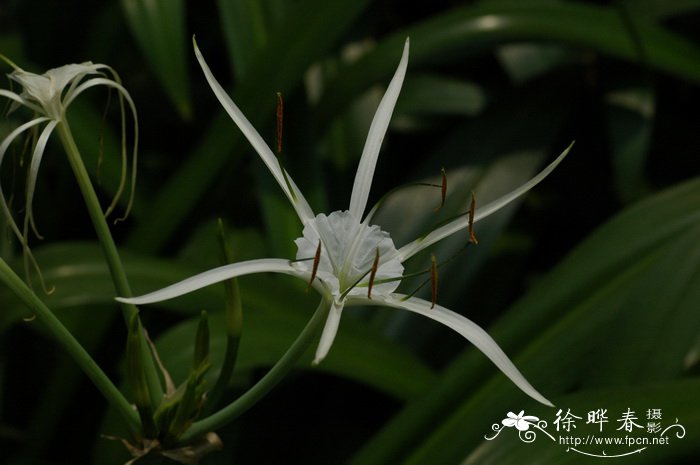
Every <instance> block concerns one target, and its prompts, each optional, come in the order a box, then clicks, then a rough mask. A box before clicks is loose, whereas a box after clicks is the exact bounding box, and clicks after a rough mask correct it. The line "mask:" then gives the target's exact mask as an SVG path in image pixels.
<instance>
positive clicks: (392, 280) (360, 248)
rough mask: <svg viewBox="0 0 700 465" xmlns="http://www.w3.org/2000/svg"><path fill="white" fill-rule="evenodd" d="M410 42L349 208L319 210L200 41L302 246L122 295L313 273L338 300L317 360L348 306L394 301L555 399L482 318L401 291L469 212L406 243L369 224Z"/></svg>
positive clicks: (168, 293)
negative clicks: (406, 274) (410, 264)
mask: <svg viewBox="0 0 700 465" xmlns="http://www.w3.org/2000/svg"><path fill="white" fill-rule="evenodd" d="M408 49H409V41H408V39H407V40H406V45H405V47H404V51H403V56H402V58H401V62H400V63H399V66H398V69H397V70H396V73H395V74H394V77H393V79H392V80H391V83H390V84H389V87H388V89H387V91H386V94H385V95H384V97H383V98H382V100H381V102H380V104H379V108H378V109H377V112H376V114H375V116H374V119H373V121H372V124H371V126H370V130H369V135H368V136H367V141H366V142H365V146H364V150H363V152H362V157H361V159H360V164H359V167H358V169H357V174H356V175H355V182H354V185H353V190H352V196H351V199H350V206H349V208H348V210H345V211H335V212H332V213H330V214H328V215H326V214H323V213H321V214H318V215H315V214H314V213H313V211H312V209H311V207H310V206H309V204H308V202H307V201H306V199H305V198H304V196H303V195H302V193H301V192H300V191H299V189H298V188H297V186H296V184H295V183H294V181H293V180H292V179H291V177H289V175H288V174H287V173H286V172H284V171H283V168H282V167H281V166H280V164H279V162H278V160H277V159H276V157H275V156H274V155H273V153H272V152H271V151H270V148H269V147H268V146H267V144H265V142H264V141H263V139H262V137H261V136H260V135H259V134H258V132H257V131H256V130H255V129H254V128H253V126H252V125H251V124H250V123H249V122H248V120H247V119H246V118H245V116H244V115H243V114H242V113H241V111H240V110H239V109H238V107H237V106H236V105H235V103H234V102H233V101H232V100H231V99H230V98H229V96H228V95H227V94H226V92H225V91H224V89H223V88H222V87H221V86H220V85H219V83H218V82H217V81H216V79H215V78H214V76H213V75H212V73H211V71H210V70H209V67H208V66H207V64H206V62H205V61H204V58H203V57H202V54H201V52H200V51H199V49H198V48H197V46H196V44H195V54H196V55H197V59H198V60H199V64H200V65H201V67H202V69H203V71H204V75H205V76H206V78H207V80H208V81H209V85H210V86H211V88H212V89H213V91H214V93H215V94H216V96H217V98H218V99H219V101H220V102H221V104H222V105H223V107H224V108H225V110H226V111H227V112H228V114H229V115H230V116H231V118H232V119H233V121H234V122H235V123H236V124H237V125H238V127H239V128H240V129H241V131H242V132H243V134H244V135H245V136H246V138H247V139H248V141H249V142H250V143H251V144H252V146H253V147H254V148H255V150H256V151H257V152H258V155H260V157H261V158H262V160H263V162H264V163H265V164H266V165H267V167H268V168H269V170H270V172H271V173H272V175H273V176H274V177H275V179H276V180H277V183H278V184H279V185H280V187H281V188H282V190H283V192H284V193H285V194H286V196H287V198H288V199H289V200H290V202H291V204H292V206H293V207H294V209H295V210H296V212H297V214H298V216H299V219H300V220H301V223H302V224H303V226H304V229H303V235H302V237H300V238H298V239H296V241H295V243H296V245H297V247H298V250H297V256H296V260H294V261H290V260H285V259H274V258H270V259H260V260H251V261H247V262H241V263H235V264H232V265H226V266H222V267H219V268H215V269H212V270H209V271H206V272H204V273H201V274H199V275H197V276H194V277H191V278H189V279H186V280H184V281H182V282H180V283H177V284H174V285H172V286H169V287H166V288H164V289H162V290H159V291H156V292H153V293H151V294H147V295H144V296H141V297H136V298H131V299H119V300H121V301H123V302H129V303H133V304H145V303H152V302H158V301H162V300H167V299H171V298H173V297H177V296H180V295H183V294H186V293H188V292H191V291H194V290H196V289H200V288H202V287H204V286H208V285H210V284H213V283H216V282H220V281H223V280H226V279H230V278H234V277H237V276H243V275H248V274H253V273H262V272H273V273H284V274H288V275H292V276H296V277H298V278H301V279H303V280H306V281H307V282H309V281H310V280H312V281H311V285H313V287H314V288H315V289H316V290H317V291H318V292H319V293H321V294H322V295H323V296H324V298H325V299H327V300H328V301H329V302H331V309H330V313H329V316H328V318H327V321H326V325H325V327H324V330H323V333H322V335H321V340H320V342H319V345H318V348H317V350H316V357H315V362H316V363H318V362H320V361H321V360H322V359H323V358H324V357H325V356H326V354H327V353H328V351H329V349H330V347H331V345H332V343H333V339H334V338H335V334H336V332H337V330H338V325H339V323H340V317H341V314H342V311H343V309H344V308H345V307H348V306H352V305H381V306H387V307H394V308H399V309H404V310H408V311H410V312H414V313H418V314H420V315H424V316H426V317H428V318H430V319H433V320H435V321H438V322H440V323H442V324H444V325H446V326H448V327H450V328H452V329H453V330H455V331H457V332H458V333H459V334H461V335H462V336H464V337H465V338H466V339H468V340H469V341H471V342H472V343H473V344H474V345H475V346H476V347H477V348H479V350H481V351H482V352H483V353H484V354H485V355H486V356H487V357H488V358H489V359H491V360H492V361H493V363H495V364H496V366H497V367H498V368H500V369H501V370H502V371H503V372H504V373H505V374H506V375H507V376H508V377H509V378H510V379H511V380H512V381H513V382H514V383H515V384H516V385H517V386H518V387H520V388H521V389H522V390H523V391H524V392H525V393H527V394H528V395H530V396H531V397H533V398H534V399H536V400H538V401H539V402H542V403H544V404H546V405H552V404H551V403H550V402H549V401H548V400H547V399H546V398H544V397H543V396H542V395H541V394H540V393H539V392H537V391H536V390H535V389H534V388H533V387H532V386H531V385H530V383H529V382H528V381H527V380H526V379H525V377H523V375H522V374H521V373H520V372H519V371H518V369H517V368H516V367H515V366H514V365H513V363H512V362H511V361H510V360H509V359H508V357H507V356H506V354H505V353H503V351H502V350H501V349H500V347H499V346H498V345H497V344H496V342H495V341H494V340H493V339H492V338H491V337H490V336H489V335H488V334H487V333H486V332H485V331H484V330H483V329H481V328H480V327H479V326H477V325H476V324H475V323H473V322H472V321H470V320H468V319H467V318H465V317H463V316H462V315H459V314H457V313H455V312H452V311H450V310H448V309H446V308H444V307H441V306H439V305H435V304H434V303H431V302H427V301H425V300H423V299H419V298H416V297H409V296H406V295H403V294H399V293H397V292H395V291H396V288H397V287H398V285H399V283H400V281H401V278H402V273H403V269H404V268H403V264H402V263H403V262H404V261H406V260H408V259H409V258H411V257H412V256H413V255H415V254H416V253H418V252H419V251H421V250H423V249H425V248H426V247H428V246H430V245H432V244H434V243H435V242H437V241H439V240H441V239H443V238H445V237H447V236H449V235H451V234H453V233H454V232H456V231H460V230H463V229H465V228H467V227H468V226H469V222H470V218H469V217H467V216H463V217H460V218H458V219H456V220H453V221H451V222H449V223H447V224H446V225H444V226H442V227H439V228H437V229H435V230H434V231H432V232H431V233H429V234H428V235H426V236H424V237H422V238H419V239H416V240H415V241H413V242H410V243H408V244H406V245H404V246H403V247H401V248H397V247H396V246H395V245H394V243H393V241H392V239H391V237H390V236H389V234H388V233H387V232H385V231H382V230H381V229H380V228H379V227H378V226H375V225H371V224H370V221H371V219H372V215H373V213H374V211H375V210H376V209H375V210H372V211H370V213H369V214H368V215H367V216H365V217H364V218H363V214H364V211H365V208H366V205H367V198H368V196H369V191H370V186H371V184H372V178H373V175H374V168H375V165H376V162H377V157H378V155H379V149H380V146H381V143H382V139H383V137H384V134H385V133H386V129H387V126H388V125H389V120H390V119H391V114H392V112H393V109H394V105H395V103H396V100H397V98H398V95H399V91H400V89H401V85H402V82H403V79H404V75H405V73H406V67H407V64H408ZM567 151H568V149H567ZM565 155H566V152H565V153H563V154H562V155H560V156H559V157H558V158H557V159H556V160H555V161H554V162H553V163H552V164H550V165H549V166H548V167H547V168H546V169H545V170H544V171H542V172H541V173H539V174H538V175H537V176H535V178H533V179H532V180H530V181H529V182H528V183H526V184H525V185H523V186H521V187H519V188H518V189H516V190H515V191H513V192H511V193H509V194H507V195H506V196H504V197H502V198H500V199H498V200H496V201H494V202H492V203H490V204H488V205H485V206H483V207H481V208H479V209H477V210H476V211H475V212H474V214H473V217H472V220H473V221H478V220H480V219H482V218H484V217H486V216H488V215H490V214H491V213H493V212H495V211H497V210H498V209H500V208H501V207H503V206H504V205H506V204H508V203H509V202H510V201H512V200H513V199H515V198H516V197H518V196H519V195H521V194H523V193H525V192H527V191H528V190H529V189H530V188H532V187H533V186H534V185H536V184H537V183H538V182H540V181H541V180H542V179H544V178H545V177H546V176H547V175H548V174H549V173H550V172H551V171H552V170H553V169H554V168H555V167H556V165H557V164H558V163H559V162H560V161H561V160H562V159H563V157H564V156H565ZM370 291H371V296H370Z"/></svg>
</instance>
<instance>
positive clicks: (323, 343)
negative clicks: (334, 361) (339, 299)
mask: <svg viewBox="0 0 700 465" xmlns="http://www.w3.org/2000/svg"><path fill="white" fill-rule="evenodd" d="M342 313H343V304H339V303H336V302H335V301H333V305H332V306H331V310H330V312H329V313H328V318H327V319H326V325H325V326H324V327H323V333H321V339H320V340H319V342H318V347H317V348H316V355H315V356H314V361H313V362H312V363H313V364H314V365H318V364H319V363H321V361H322V360H323V359H324V358H326V355H328V351H329V350H330V349H331V346H332V345H333V341H334V340H335V335H336V333H337V332H338V325H339V324H340V317H341V315H342Z"/></svg>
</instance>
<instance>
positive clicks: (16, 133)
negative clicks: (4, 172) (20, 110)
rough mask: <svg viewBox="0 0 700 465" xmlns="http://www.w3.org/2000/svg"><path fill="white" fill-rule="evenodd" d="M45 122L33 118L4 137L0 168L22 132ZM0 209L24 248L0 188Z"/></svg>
mask: <svg viewBox="0 0 700 465" xmlns="http://www.w3.org/2000/svg"><path fill="white" fill-rule="evenodd" d="M46 121H50V119H49V118H46V117H43V116H42V117H39V118H35V119H33V120H31V121H28V122H26V123H24V124H23V125H21V126H19V127H18V128H16V129H15V130H14V131H12V132H11V133H10V134H8V136H7V137H5V139H4V140H3V141H2V143H0V167H1V166H2V162H3V160H4V159H5V153H7V149H8V148H9V147H10V144H12V142H13V141H14V140H15V139H16V138H17V137H18V136H19V135H20V134H22V133H23V132H24V131H27V130H29V129H30V128H31V127H33V126H36V125H37V124H41V123H44V122H46ZM0 208H1V209H2V212H3V213H4V215H5V217H6V218H7V222H8V224H9V225H10V229H12V231H13V232H14V233H15V236H17V239H19V241H20V242H21V243H22V245H24V246H26V244H25V243H24V236H23V235H22V232H21V231H20V230H19V227H18V226H17V224H16V223H15V220H14V218H12V213H11V212H10V208H9V207H8V205H7V201H6V200H5V194H4V193H3V191H2V186H0Z"/></svg>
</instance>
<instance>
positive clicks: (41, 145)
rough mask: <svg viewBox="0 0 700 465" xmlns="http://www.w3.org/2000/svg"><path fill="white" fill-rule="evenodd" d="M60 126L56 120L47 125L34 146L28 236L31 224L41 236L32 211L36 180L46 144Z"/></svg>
mask: <svg viewBox="0 0 700 465" xmlns="http://www.w3.org/2000/svg"><path fill="white" fill-rule="evenodd" d="M57 124H58V121H56V120H54V121H51V122H49V124H47V125H46V127H45V128H44V130H43V131H41V135H40V136H39V138H38V139H37V141H36V145H35V146H34V152H33V153H32V162H31V163H30V165H29V173H28V174H27V194H26V199H25V209H24V234H25V237H26V235H27V230H28V226H29V224H31V225H32V228H33V229H34V233H35V234H36V235H37V236H39V237H41V236H40V235H39V232H38V231H37V229H36V224H35V223H34V213H33V209H32V202H33V201H34V190H35V188H36V178H37V176H38V174H39V166H40V165H41V160H42V159H43V157H44V150H45V149H46V144H47V143H48V141H49V136H50V135H51V133H52V132H53V130H54V128H55V127H56V125H57Z"/></svg>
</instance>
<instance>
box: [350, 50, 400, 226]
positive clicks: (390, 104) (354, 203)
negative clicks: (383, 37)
mask: <svg viewBox="0 0 700 465" xmlns="http://www.w3.org/2000/svg"><path fill="white" fill-rule="evenodd" d="M408 49H409V40H408V38H407V39H406V43H405V45H404V47H403V55H402V56H401V61H400V62H399V66H398V68H397V69H396V72H395V73H394V77H393V78H392V79H391V82H390V83H389V87H387V89H386V93H385V94H384V97H382V100H381V102H379V107H377V112H376V113H375V114H374V119H372V124H371V125H370V128H369V133H368V134H367V140H366V141H365V147H364V149H362V157H361V158H360V164H359V165H358V167H357V174H355V182H354V184H353V186H352V196H351V197H350V213H352V214H353V215H354V216H355V217H356V218H358V219H360V218H362V214H363V213H364V211H365V207H366V206H367V199H368V198H369V190H370V188H371V187H372V178H373V177H374V167H375V166H376V165H377V157H379V149H380V148H381V146H382V141H383V140H384V135H385V134H386V129H387V128H388V127H389V121H390V120H391V114H392V113H393V112H394V106H395V105H396V100H397V99H398V98H399V92H401V86H402V85H403V78H404V76H405V75H406V67H407V66H408Z"/></svg>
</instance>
